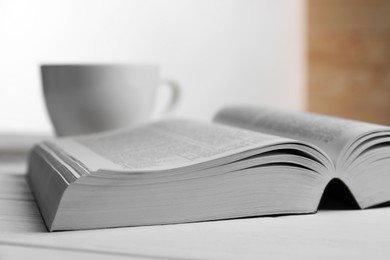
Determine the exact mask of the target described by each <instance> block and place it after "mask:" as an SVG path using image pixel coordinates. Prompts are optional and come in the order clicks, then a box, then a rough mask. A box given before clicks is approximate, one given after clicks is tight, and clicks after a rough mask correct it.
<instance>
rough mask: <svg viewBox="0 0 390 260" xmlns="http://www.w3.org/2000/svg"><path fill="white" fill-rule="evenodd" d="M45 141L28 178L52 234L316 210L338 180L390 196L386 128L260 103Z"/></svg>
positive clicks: (358, 192)
mask: <svg viewBox="0 0 390 260" xmlns="http://www.w3.org/2000/svg"><path fill="white" fill-rule="evenodd" d="M214 121H215V122H213V123H204V122H197V121H191V120H184V119H171V120H165V121H160V122H157V123H152V124H149V125H144V126H140V127H137V128H132V129H119V130H115V131H111V132H105V133H101V134H94V135H88V136H79V137H70V138H63V139H57V140H52V141H49V142H43V143H41V144H40V145H38V146H36V147H35V148H34V149H33V151H32V152H31V154H30V161H29V172H28V179H29V182H30V186H31V189H32V191H33V194H34V196H35V198H36V200H37V203H38V205H39V208H40V210H41V213H42V216H43V218H44V220H45V223H46V225H47V227H48V229H49V230H50V231H54V230H77V229H93V228H107V227H121V226H138V225H156V224H170V223H185V222H194V221H205V220H217V219H228V218H236V217H246V216H261V215H275V214H299V213H313V212H315V211H316V210H317V207H318V204H319V201H320V199H321V196H322V194H323V192H324V189H325V187H326V185H327V184H328V183H329V181H330V180H332V179H334V178H339V179H340V180H342V181H343V182H344V183H345V184H346V185H347V186H348V187H349V189H350V190H351V192H352V193H353V195H354V196H355V198H356V200H357V202H358V204H359V205H360V207H361V208H366V207H370V206H373V205H376V204H379V203H382V202H385V201H389V200H390V188H389V187H390V174H389V173H387V171H388V170H387V169H389V166H390V146H389V141H388V139H390V133H389V129H388V128H386V127H384V126H379V125H372V124H368V123H361V122H356V121H350V120H344V119H337V118H331V117H325V116H319V115H314V114H308V113H301V112H291V111H282V110H275V109H270V108H259V107H228V108H225V109H223V110H221V111H220V112H219V113H218V114H217V115H216V117H215V120H214Z"/></svg>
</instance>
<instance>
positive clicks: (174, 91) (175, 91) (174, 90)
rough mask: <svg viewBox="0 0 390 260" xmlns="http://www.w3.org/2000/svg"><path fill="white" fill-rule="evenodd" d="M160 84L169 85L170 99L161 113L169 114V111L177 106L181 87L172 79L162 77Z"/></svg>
mask: <svg viewBox="0 0 390 260" xmlns="http://www.w3.org/2000/svg"><path fill="white" fill-rule="evenodd" d="M161 85H162V86H166V87H169V89H170V92H171V96H170V100H169V101H168V103H167V105H166V107H165V109H163V111H162V114H165V115H166V114H169V113H171V112H172V111H173V110H174V109H175V108H176V106H177V104H178V102H179V100H180V96H181V88H180V85H179V84H178V83H177V82H176V81H174V80H172V79H164V80H162V81H161Z"/></svg>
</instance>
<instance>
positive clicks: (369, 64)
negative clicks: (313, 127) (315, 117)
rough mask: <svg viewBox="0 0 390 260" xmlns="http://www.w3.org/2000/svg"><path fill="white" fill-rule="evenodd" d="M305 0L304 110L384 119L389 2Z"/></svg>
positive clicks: (389, 107) (388, 94) (389, 78)
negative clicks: (305, 63)
mask: <svg viewBox="0 0 390 260" xmlns="http://www.w3.org/2000/svg"><path fill="white" fill-rule="evenodd" d="M307 3H308V16H307V18H308V20H307V21H308V96H307V99H308V100H307V105H308V106H307V109H308V110H309V111H314V112H319V113H325V114H331V115H338V116H343V117H348V118H354V119H359V120H366V121H371V122H375V123H382V124H390V15H389V14H390V1H385V0H343V1H337V0H308V1H307Z"/></svg>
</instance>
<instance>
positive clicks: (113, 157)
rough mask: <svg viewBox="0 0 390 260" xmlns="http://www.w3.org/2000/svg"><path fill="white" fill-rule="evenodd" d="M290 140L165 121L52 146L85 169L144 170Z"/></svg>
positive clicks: (176, 165) (236, 129) (174, 166)
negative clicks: (82, 165) (83, 165)
mask: <svg viewBox="0 0 390 260" xmlns="http://www.w3.org/2000/svg"><path fill="white" fill-rule="evenodd" d="M286 141H289V140H287V139H285V138H281V137H277V136H271V135H267V134H259V133H254V132H252V131H247V130H244V129H239V128H234V127H229V126H223V125H220V124H214V123H201V122H196V121H189V120H166V121H161V122H158V123H154V124H149V125H145V126H142V127H138V128H134V129H122V130H118V131H112V132H107V133H103V134H96V135H89V136H81V137H77V138H70V139H69V138H68V139H64V140H61V141H58V142H57V146H58V147H60V148H61V149H63V150H64V151H65V153H67V154H68V155H69V156H71V157H72V158H73V159H75V160H78V161H79V162H82V163H83V164H85V166H86V167H87V168H88V169H89V170H97V169H107V170H117V171H121V170H123V171H148V170H163V169H172V168H178V167H183V166H188V165H192V164H197V163H201V162H206V161H211V160H214V159H217V158H222V157H225V156H229V155H234V154H237V153H240V152H243V151H248V150H251V149H255V148H258V147H266V146H269V145H272V144H277V143H282V142H286Z"/></svg>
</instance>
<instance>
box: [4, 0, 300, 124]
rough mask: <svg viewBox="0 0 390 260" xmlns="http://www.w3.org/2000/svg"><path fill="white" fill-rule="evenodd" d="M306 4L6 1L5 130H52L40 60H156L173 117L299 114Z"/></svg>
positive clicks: (268, 0)
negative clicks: (224, 110) (230, 110)
mask: <svg viewBox="0 0 390 260" xmlns="http://www.w3.org/2000/svg"><path fill="white" fill-rule="evenodd" d="M303 21H304V3H303V0H288V1H286V0H46V1H45V0H34V1H31V0H24V1H23V0H0V132H11V131H17V132H49V131H51V125H50V122H49V119H48V116H47V114H46V110H45V106H44V103H43V96H42V92H41V82H40V77H39V69H38V66H39V64H41V63H77V62H83V63H93V62H98V63H115V62H124V63H138V62H142V63H145V62H147V63H157V64H159V65H161V67H162V75H163V77H169V78H174V79H176V80H177V81H178V82H179V83H180V84H181V85H182V87H183V99H182V101H181V103H180V105H179V107H178V109H177V111H176V114H177V115H180V116H186V117H194V118H202V119H205V120H208V119H210V118H211V117H212V115H213V113H215V111H216V110H217V109H218V108H220V107H221V106H223V105H226V104H233V103H244V104H245V103H246V104H269V105H276V106H282V107H287V108H290V107H291V108H298V109H301V108H303V105H304V104H303V101H304V22H303Z"/></svg>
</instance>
